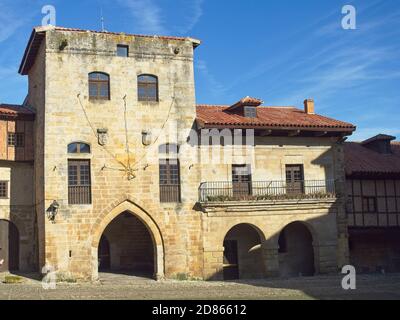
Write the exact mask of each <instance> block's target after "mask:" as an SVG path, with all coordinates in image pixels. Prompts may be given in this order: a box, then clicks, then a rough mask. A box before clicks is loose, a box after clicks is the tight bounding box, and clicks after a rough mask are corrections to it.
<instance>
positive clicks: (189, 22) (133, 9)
mask: <svg viewBox="0 0 400 320" xmlns="http://www.w3.org/2000/svg"><path fill="white" fill-rule="evenodd" d="M203 2H204V0H192V1H182V2H179V3H177V4H176V5H180V6H182V8H181V9H183V11H184V12H185V14H183V15H182V16H179V19H175V21H178V22H170V21H168V23H167V22H166V12H163V8H162V7H161V6H160V4H159V3H158V2H157V1H156V0H118V3H119V4H120V5H121V6H124V7H126V8H128V9H129V10H130V13H131V15H132V16H133V17H134V18H135V23H136V26H137V27H138V28H139V32H142V33H147V34H159V35H165V34H187V33H188V32H190V31H191V30H192V29H193V28H194V26H195V25H196V24H197V23H198V22H199V21H200V18H201V17H202V15H203ZM172 12H173V11H172ZM182 17H183V18H182ZM179 22H182V23H181V24H179Z"/></svg>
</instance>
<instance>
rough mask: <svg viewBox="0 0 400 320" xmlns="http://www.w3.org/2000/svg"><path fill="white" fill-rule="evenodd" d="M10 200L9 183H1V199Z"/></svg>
mask: <svg viewBox="0 0 400 320" xmlns="http://www.w3.org/2000/svg"><path fill="white" fill-rule="evenodd" d="M6 198H8V181H0V199H6Z"/></svg>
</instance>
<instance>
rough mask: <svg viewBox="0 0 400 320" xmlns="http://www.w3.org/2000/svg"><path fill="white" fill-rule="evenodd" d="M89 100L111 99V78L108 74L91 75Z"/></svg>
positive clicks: (93, 73) (97, 73)
mask: <svg viewBox="0 0 400 320" xmlns="http://www.w3.org/2000/svg"><path fill="white" fill-rule="evenodd" d="M89 99H101V100H109V99H110V76H109V75H108V74H106V73H103V72H92V73H89Z"/></svg>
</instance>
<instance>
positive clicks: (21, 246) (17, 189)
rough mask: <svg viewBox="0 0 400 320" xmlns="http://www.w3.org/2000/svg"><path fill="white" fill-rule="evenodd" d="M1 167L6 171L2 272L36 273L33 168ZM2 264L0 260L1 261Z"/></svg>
mask: <svg viewBox="0 0 400 320" xmlns="http://www.w3.org/2000/svg"><path fill="white" fill-rule="evenodd" d="M0 167H2V168H4V169H8V170H9V181H8V199H5V200H4V201H6V202H7V205H5V206H4V207H3V210H6V212H5V217H6V219H3V220H2V222H1V239H0V247H1V248H2V251H3V252H4V251H7V252H6V253H4V254H3V255H4V256H5V257H6V259H5V260H6V261H4V263H3V269H5V268H6V269H7V270H3V271H12V272H13V273H18V272H36V271H37V253H36V251H37V246H36V243H37V239H36V226H35V212H34V206H33V197H34V195H33V189H32V186H33V165H32V164H31V163H15V162H2V161H0ZM0 260H1V259H0Z"/></svg>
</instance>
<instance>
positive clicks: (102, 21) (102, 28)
mask: <svg viewBox="0 0 400 320" xmlns="http://www.w3.org/2000/svg"><path fill="white" fill-rule="evenodd" d="M100 11H101V31H102V32H104V31H106V29H105V28H104V17H103V7H100Z"/></svg>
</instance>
